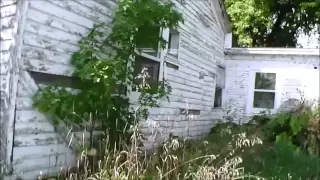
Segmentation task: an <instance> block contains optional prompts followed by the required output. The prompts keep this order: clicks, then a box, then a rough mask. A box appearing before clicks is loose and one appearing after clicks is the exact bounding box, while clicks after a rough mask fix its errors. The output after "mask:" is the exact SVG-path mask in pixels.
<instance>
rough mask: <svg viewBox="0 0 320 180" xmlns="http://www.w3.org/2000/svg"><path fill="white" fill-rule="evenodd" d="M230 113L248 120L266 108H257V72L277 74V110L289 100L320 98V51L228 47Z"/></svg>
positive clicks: (226, 94) (226, 100)
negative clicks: (254, 100) (255, 101)
mask: <svg viewBox="0 0 320 180" xmlns="http://www.w3.org/2000/svg"><path fill="white" fill-rule="evenodd" d="M226 54H227V55H226V61H225V62H226V67H227V68H226V88H225V91H224V100H223V101H224V104H225V109H226V111H228V114H227V116H229V117H231V118H232V119H233V120H234V121H236V122H242V123H244V122H247V121H248V120H249V118H250V117H251V116H252V115H254V114H258V113H259V112H260V110H266V109H263V108H254V106H253V99H254V91H255V90H254V89H255V74H256V73H275V76H276V84H275V90H274V91H273V90H271V91H273V92H275V101H274V109H272V110H271V113H276V112H279V111H280V110H283V109H285V108H289V106H291V105H293V104H292V103H293V102H292V101H291V102H289V103H288V100H289V99H296V100H300V99H301V98H305V99H306V100H309V101H313V100H316V99H318V98H319V94H320V91H319V81H320V79H319V77H320V71H319V64H320V62H319V50H318V49H314V50H308V49H285V48H283V49H277V48H270V49H268V48H264V49H258V48H257V49H255V48H252V49H236V48H234V49H229V50H226Z"/></svg>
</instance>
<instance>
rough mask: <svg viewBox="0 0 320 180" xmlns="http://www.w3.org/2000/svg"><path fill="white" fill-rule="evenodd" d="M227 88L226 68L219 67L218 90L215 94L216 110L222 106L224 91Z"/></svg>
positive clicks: (217, 76) (217, 74) (217, 75)
mask: <svg viewBox="0 0 320 180" xmlns="http://www.w3.org/2000/svg"><path fill="white" fill-rule="evenodd" d="M224 87H225V68H224V67H222V66H218V69H217V73H216V89H215V93H214V105H213V107H214V108H220V107H221V106H222V90H223V89H224Z"/></svg>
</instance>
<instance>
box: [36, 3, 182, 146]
mask: <svg viewBox="0 0 320 180" xmlns="http://www.w3.org/2000/svg"><path fill="white" fill-rule="evenodd" d="M180 22H183V19H182V15H181V14H180V13H178V12H176V11H175V10H174V4H173V3H161V2H160V1H156V0H121V1H119V2H118V9H117V11H116V13H115V17H114V19H113V27H112V31H111V33H110V32H108V30H107V28H106V26H105V25H104V24H99V25H95V26H94V27H93V28H92V30H91V31H90V32H89V34H88V35H87V37H85V38H83V39H82V40H80V41H79V47H80V50H79V51H77V52H75V53H74V54H73V56H72V61H71V64H72V65H73V66H74V67H75V68H76V70H75V72H74V74H73V76H74V77H76V78H79V79H80V81H79V83H77V84H76V87H75V89H78V90H79V91H77V92H74V91H70V90H68V89H66V88H63V87H58V86H48V87H44V88H41V89H40V90H39V91H38V92H37V93H36V94H35V96H34V107H35V108H37V109H38V110H39V111H40V112H44V113H49V114H52V115H54V116H55V118H54V122H55V123H57V124H58V123H60V122H64V123H65V124H67V125H72V126H74V125H79V126H81V125H83V124H85V123H91V127H92V128H91V139H92V131H93V128H94V127H96V126H99V128H101V130H103V131H104V132H105V133H107V134H108V137H109V139H110V141H111V143H110V144H113V142H118V141H119V140H120V139H122V138H125V137H128V136H127V135H128V132H129V128H130V127H131V125H133V124H136V123H137V122H138V120H146V119H147V117H148V108H150V107H156V106H158V103H157V100H158V99H160V98H163V97H165V96H167V95H168V93H169V92H170V85H169V84H168V82H167V81H166V80H164V79H162V80H160V81H159V82H158V83H157V85H156V86H149V85H148V84H147V83H145V82H146V81H145V80H142V82H143V83H141V84H140V85H139V86H137V88H136V89H138V90H139V91H140V92H141V94H140V97H139V102H140V107H139V109H138V110H137V111H134V110H133V109H132V108H130V106H129V99H128V94H129V93H130V91H131V90H130V88H128V89H127V87H132V86H133V85H134V84H133V81H134V78H135V77H134V74H133V72H134V69H133V67H134V58H135V56H137V55H138V54H139V52H141V48H139V47H146V46H147V47H152V48H153V49H155V50H159V49H160V50H163V49H164V48H165V46H166V43H167V42H166V40H165V39H164V38H162V37H161V36H159V34H157V33H153V32H155V31H153V30H154V29H164V28H169V29H172V28H176V27H178V25H179V23H180ZM136 78H138V79H139V78H141V79H146V78H148V74H147V72H146V69H143V70H142V71H141V74H140V75H139V76H138V77H136ZM92 146H93V141H92V140H91V142H90V147H92Z"/></svg>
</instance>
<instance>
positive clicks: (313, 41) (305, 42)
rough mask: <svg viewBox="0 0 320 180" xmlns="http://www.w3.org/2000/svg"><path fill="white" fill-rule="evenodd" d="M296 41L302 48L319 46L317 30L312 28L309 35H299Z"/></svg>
mask: <svg viewBox="0 0 320 180" xmlns="http://www.w3.org/2000/svg"><path fill="white" fill-rule="evenodd" d="M319 29H320V28H319ZM298 43H299V44H301V45H302V48H319V43H320V42H319V31H317V30H314V32H313V34H312V35H311V36H307V35H304V34H302V35H300V36H299V38H298Z"/></svg>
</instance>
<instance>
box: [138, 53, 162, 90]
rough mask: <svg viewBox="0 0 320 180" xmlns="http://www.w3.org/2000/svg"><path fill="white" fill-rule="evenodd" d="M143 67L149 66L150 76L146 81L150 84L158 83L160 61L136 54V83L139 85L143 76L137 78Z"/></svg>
mask: <svg viewBox="0 0 320 180" xmlns="http://www.w3.org/2000/svg"><path fill="white" fill-rule="evenodd" d="M143 68H147V73H148V76H149V77H147V78H146V82H147V84H148V85H150V86H153V85H156V84H157V83H158V80H159V70H160V62H158V61H154V60H151V59H148V58H145V57H142V56H136V58H135V64H134V78H135V79H134V84H135V85H137V86H139V85H140V84H142V80H143V79H142V78H138V79H137V78H136V77H137V76H138V75H139V74H141V71H142V69H143Z"/></svg>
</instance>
